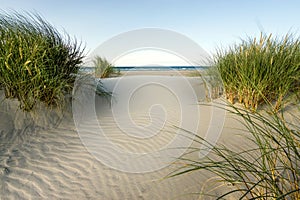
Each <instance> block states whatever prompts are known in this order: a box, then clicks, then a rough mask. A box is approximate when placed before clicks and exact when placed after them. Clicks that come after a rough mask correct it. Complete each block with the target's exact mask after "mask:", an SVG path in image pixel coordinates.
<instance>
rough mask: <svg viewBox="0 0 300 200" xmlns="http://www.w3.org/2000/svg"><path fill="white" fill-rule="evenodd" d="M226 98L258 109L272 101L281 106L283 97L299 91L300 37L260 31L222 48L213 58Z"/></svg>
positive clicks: (275, 105) (274, 105)
mask: <svg viewBox="0 0 300 200" xmlns="http://www.w3.org/2000/svg"><path fill="white" fill-rule="evenodd" d="M214 65H215V67H217V69H218V70H219V73H220V76H221V78H222V81H223V84H224V88H225V93H226V97H227V99H228V100H229V101H230V102H231V103H234V102H236V101H238V102H240V103H243V104H244V106H245V107H246V108H249V109H251V110H256V109H257V107H258V106H259V105H260V104H262V103H265V102H268V103H270V102H273V108H274V110H279V109H280V108H281V106H282V104H283V100H284V99H285V98H286V97H287V96H288V95H290V94H291V93H299V91H300V88H299V86H300V81H299V80H300V40H299V39H298V38H294V37H293V35H291V34H288V35H286V36H284V37H282V38H278V37H274V36H273V35H272V34H270V35H265V34H261V36H260V38H248V39H246V40H242V41H241V43H239V44H235V45H233V46H231V47H229V48H228V49H227V50H224V49H219V50H218V53H217V55H216V56H215V59H214Z"/></svg>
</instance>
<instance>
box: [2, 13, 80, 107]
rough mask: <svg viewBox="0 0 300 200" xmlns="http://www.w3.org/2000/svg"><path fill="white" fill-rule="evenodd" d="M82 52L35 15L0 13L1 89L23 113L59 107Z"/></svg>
mask: <svg viewBox="0 0 300 200" xmlns="http://www.w3.org/2000/svg"><path fill="white" fill-rule="evenodd" d="M82 59H83V49H81V45H80V44H78V43H77V41H76V39H75V40H73V39H71V38H70V36H68V35H67V34H61V33H60V32H59V31H58V30H57V29H56V28H54V27H53V26H52V25H51V24H50V23H48V22H47V21H45V20H44V19H43V18H42V17H41V16H40V15H38V14H31V13H26V14H20V13H16V12H15V13H12V14H10V13H1V14H0V87H1V88H2V89H3V90H4V91H5V96H6V97H7V98H17V99H18V100H19V101H20V107H21V108H22V109H23V110H31V109H32V108H33V107H34V105H35V104H36V102H37V101H41V102H44V103H45V104H46V105H49V106H50V105H56V106H57V105H61V104H62V102H63V100H64V95H65V94H66V93H68V92H70V91H71V90H72V88H73V83H74V81H75V78H76V76H75V75H76V74H77V72H78V70H79V65H80V64H81V63H82Z"/></svg>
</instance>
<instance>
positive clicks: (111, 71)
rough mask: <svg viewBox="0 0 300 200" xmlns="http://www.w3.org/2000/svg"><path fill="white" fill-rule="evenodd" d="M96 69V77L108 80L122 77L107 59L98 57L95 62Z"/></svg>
mask: <svg viewBox="0 0 300 200" xmlns="http://www.w3.org/2000/svg"><path fill="white" fill-rule="evenodd" d="M93 63H94V67H95V76H96V77H99V78H108V77H111V76H116V75H120V71H119V70H117V69H116V68H115V67H114V66H113V65H112V64H111V63H109V62H108V61H107V60H106V59H105V58H101V57H99V56H96V57H95V58H94V60H93Z"/></svg>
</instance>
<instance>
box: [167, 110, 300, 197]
mask: <svg viewBox="0 0 300 200" xmlns="http://www.w3.org/2000/svg"><path fill="white" fill-rule="evenodd" d="M230 112H232V113H233V114H234V115H236V116H239V117H241V119H242V122H243V124H244V125H245V127H246V129H247V131H249V132H250V135H249V136H244V139H245V141H246V143H247V144H249V147H241V148H240V149H238V150H233V149H232V147H228V146H226V145H224V144H223V145H221V144H219V145H216V146H214V145H212V144H210V143H209V142H207V141H205V140H204V139H203V138H201V137H199V136H197V135H196V140H195V141H196V142H197V143H199V144H200V145H203V146H202V147H201V149H200V148H191V149H190V151H189V152H188V153H187V154H185V155H184V156H183V157H182V158H179V161H180V162H181V163H183V166H182V167H181V168H179V169H178V171H175V172H174V173H173V174H172V175H171V177H173V176H178V175H183V174H186V173H190V172H195V171H199V170H203V171H209V172H211V173H212V174H214V175H215V176H216V177H218V182H221V183H223V185H224V186H225V187H227V190H224V193H223V194H221V193H219V194H218V195H217V196H214V194H212V193H206V192H205V191H203V192H201V193H199V194H198V195H200V196H204V197H209V196H213V197H214V198H216V199H227V198H231V197H232V196H231V195H234V196H235V197H234V198H236V199H291V200H296V199H300V126H299V124H300V118H299V116H294V118H293V120H294V122H293V123H291V122H290V121H287V120H285V118H284V117H283V115H281V114H279V113H278V112H277V113H275V112H273V113H272V114H271V113H269V114H259V113H253V112H251V111H249V110H246V109H240V108H236V107H233V106H232V108H231V109H230ZM190 134H192V133H190ZM241 139H242V138H241ZM204 149H211V151H210V154H209V155H208V156H207V157H206V158H203V159H199V160H197V159H191V158H189V154H193V153H195V152H198V153H199V152H200V151H203V150H204ZM204 199H205V198H204Z"/></svg>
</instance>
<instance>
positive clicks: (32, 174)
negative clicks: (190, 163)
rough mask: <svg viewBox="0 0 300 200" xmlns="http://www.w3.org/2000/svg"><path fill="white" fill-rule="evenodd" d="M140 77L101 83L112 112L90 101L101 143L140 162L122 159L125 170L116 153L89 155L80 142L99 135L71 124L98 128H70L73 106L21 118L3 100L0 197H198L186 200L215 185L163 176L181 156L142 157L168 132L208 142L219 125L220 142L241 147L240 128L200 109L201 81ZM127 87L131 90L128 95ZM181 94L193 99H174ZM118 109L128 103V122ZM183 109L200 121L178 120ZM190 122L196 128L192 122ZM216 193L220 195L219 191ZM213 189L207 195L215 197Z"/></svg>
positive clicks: (168, 137)
mask: <svg viewBox="0 0 300 200" xmlns="http://www.w3.org/2000/svg"><path fill="white" fill-rule="evenodd" d="M135 73H136V72H135ZM143 73H144V75H141V74H140V75H136V74H135V75H132V74H131V75H128V76H121V77H118V78H108V79H105V80H103V83H104V86H105V87H106V88H108V89H109V90H113V93H114V100H113V102H118V103H116V105H113V106H111V102H110V101H109V100H107V98H104V97H97V96H96V97H95V99H94V100H93V101H94V102H95V111H96V116H97V119H98V122H99V125H100V127H101V130H102V131H103V133H105V138H106V139H108V140H109V141H111V142H112V143H113V144H114V145H116V146H118V147H119V148H121V149H122V151H123V152H127V153H128V152H129V155H131V154H132V153H135V154H141V155H145V156H146V157H145V158H146V159H143V158H141V159H139V158H138V157H137V158H135V157H130V156H129V157H128V158H127V157H126V158H127V159H128V160H127V162H126V160H125V161H122V162H123V165H122V162H121V164H120V162H118V158H119V157H118V154H114V153H113V152H110V151H109V148H110V147H105V146H104V147H102V149H101V148H100V149H97V148H96V149H94V150H102V152H101V153H100V154H101V155H100V154H99V155H97V152H96V153H95V152H94V153H93V152H91V148H90V147H87V143H85V142H86V141H87V140H89V139H90V140H99V137H98V136H97V135H95V134H93V133H92V131H91V132H89V133H85V132H84V131H82V132H80V133H78V127H77V126H76V124H77V125H78V124H80V123H82V126H88V129H86V130H88V131H90V130H92V129H94V130H96V132H97V131H99V127H97V126H96V125H95V124H93V123H91V122H89V121H84V120H85V119H83V122H79V123H78V121H77V122H76V119H75V120H74V116H73V115H74V108H73V114H72V108H71V105H67V106H66V108H65V109H64V112H56V111H55V110H52V111H49V110H47V109H45V108H44V107H43V106H42V105H41V106H37V108H36V109H35V110H34V111H33V112H31V113H24V112H22V111H20V110H19V109H18V102H17V101H16V100H9V99H5V100H4V101H3V102H2V103H1V109H0V112H1V114H0V117H1V124H0V130H1V136H0V137H1V143H2V144H1V149H0V152H1V154H0V155H1V157H0V167H1V174H0V176H1V179H0V193H1V194H2V197H1V199H45V198H50V199H74V198H75V199H198V195H192V194H193V193H197V192H199V191H201V190H202V189H203V188H202V187H205V188H209V187H212V188H213V187H215V185H214V184H215V183H214V182H213V178H212V176H211V175H210V174H209V173H201V172H196V173H192V174H186V175H184V176H178V177H172V178H166V176H167V175H168V174H169V173H171V172H173V171H174V170H175V169H177V168H178V167H179V165H176V160H174V159H173V158H172V159H170V158H171V157H172V156H173V155H180V153H179V154H178V153H177V152H175V154H173V153H174V152H173V151H169V152H167V154H158V155H159V156H160V155H162V156H164V157H155V156H152V157H147V155H152V154H151V153H152V152H157V151H159V150H160V149H167V151H168V148H167V147H168V144H170V143H172V142H173V141H176V140H175V139H174V137H175V136H174V134H175V135H176V134H177V131H178V128H183V129H187V130H189V131H191V132H194V133H196V134H197V135H200V136H202V137H206V134H207V132H209V127H211V126H212V127H219V130H220V131H221V132H220V135H219V136H218V137H217V141H218V142H222V143H226V142H230V143H231V144H233V145H234V144H239V147H241V145H243V144H242V143H243V142H241V141H240V137H239V136H237V135H236V134H240V132H239V131H237V130H233V129H232V127H239V126H240V125H239V124H238V123H237V122H236V121H235V120H234V119H232V118H230V117H228V116H226V118H225V119H224V125H223V124H222V120H220V119H218V120H216V121H214V119H212V118H213V117H214V116H213V113H212V112H213V110H212V109H211V107H209V106H207V105H201V102H202V103H204V102H205V90H204V87H203V83H202V81H201V79H200V78H199V77H183V76H172V73H171V74H168V75H166V72H165V73H163V74H161V75H157V74H153V72H147V73H145V72H143ZM176 83H177V84H176ZM185 85H187V86H186V87H187V88H185ZM137 86H142V87H138V88H136V87H137ZM130 88H131V89H132V88H135V90H133V91H134V92H133V93H132V94H131V95H130V97H128V90H130ZM125 89H126V90H125ZM175 89H177V90H176V91H175ZM172 90H174V91H175V93H174V91H173V92H172ZM189 90H191V93H189V92H190V91H189ZM170 91H171V92H170ZM176 92H177V93H176ZM182 95H184V96H185V95H186V96H187V97H189V95H191V97H193V98H190V97H189V98H186V99H180V98H181V97H180V96H182ZM1 98H3V93H2V94H1ZM128 98H129V99H128ZM87 99H89V98H86V97H84V98H83V100H84V101H86V100H87ZM187 99H190V100H187ZM128 100H130V101H129V103H128ZM192 102H199V104H192ZM124 103H125V104H124ZM70 104H71V103H70ZM123 105H128V108H129V109H128V110H129V113H130V116H131V122H129V121H128V116H127V115H128V112H127V110H126V109H125V110H123V111H122V109H121V108H122V107H123ZM153 105H154V107H153ZM156 106H158V107H156ZM80 109H81V108H79V110H77V111H80ZM84 109H85V108H84ZM114 109H119V110H114ZM112 110H114V112H112ZM191 110H197V112H193V111H191ZM185 111H191V112H190V113H191V114H196V115H199V116H196V118H195V116H193V115H189V114H184V112H185ZM82 112H83V113H84V110H82ZM182 114H184V118H181V117H182ZM227 115H228V114H227ZM193 118H195V119H193ZM77 119H78V116H77ZM195 120H199V123H196V124H195V122H196V121H195ZM74 121H75V122H74ZM162 122H163V123H162ZM219 123H220V124H219ZM89 137H90V138H89ZM94 137H95V138H94ZM100 139H101V138H100ZM102 139H103V138H102ZM101 141H102V140H101ZM173 143H174V142H173ZM95 144H98V143H97V142H96V143H95ZM99 144H100V143H99ZM101 144H103V143H101ZM105 145H107V143H105ZM181 145H182V146H183V147H185V148H186V146H184V145H189V146H193V145H197V144H194V143H193V142H192V141H191V143H189V142H187V143H180V142H179V143H177V144H176V146H177V147H180V146H181ZM170 147H171V146H170ZM169 149H171V148H169ZM92 150H93V149H92ZM170 152H171V154H168V153H170ZM98 153H99V152H98ZM141 155H140V157H143V156H141ZM153 155H156V154H153ZM167 155H169V156H170V157H168V156H167ZM99 156H100V157H99ZM101 156H107V160H105V159H102V160H101V158H103V157H101ZM99 158H100V159H99ZM120 158H121V154H120ZM130 159H131V160H130ZM132 159H133V160H132ZM147 160H148V161H149V163H147ZM133 161H136V163H134V162H133ZM139 162H140V163H139ZM149 166H150V167H149ZM218 190H219V191H222V187H221V188H218ZM218 190H216V191H215V190H212V191H211V193H212V194H217V193H218Z"/></svg>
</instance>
